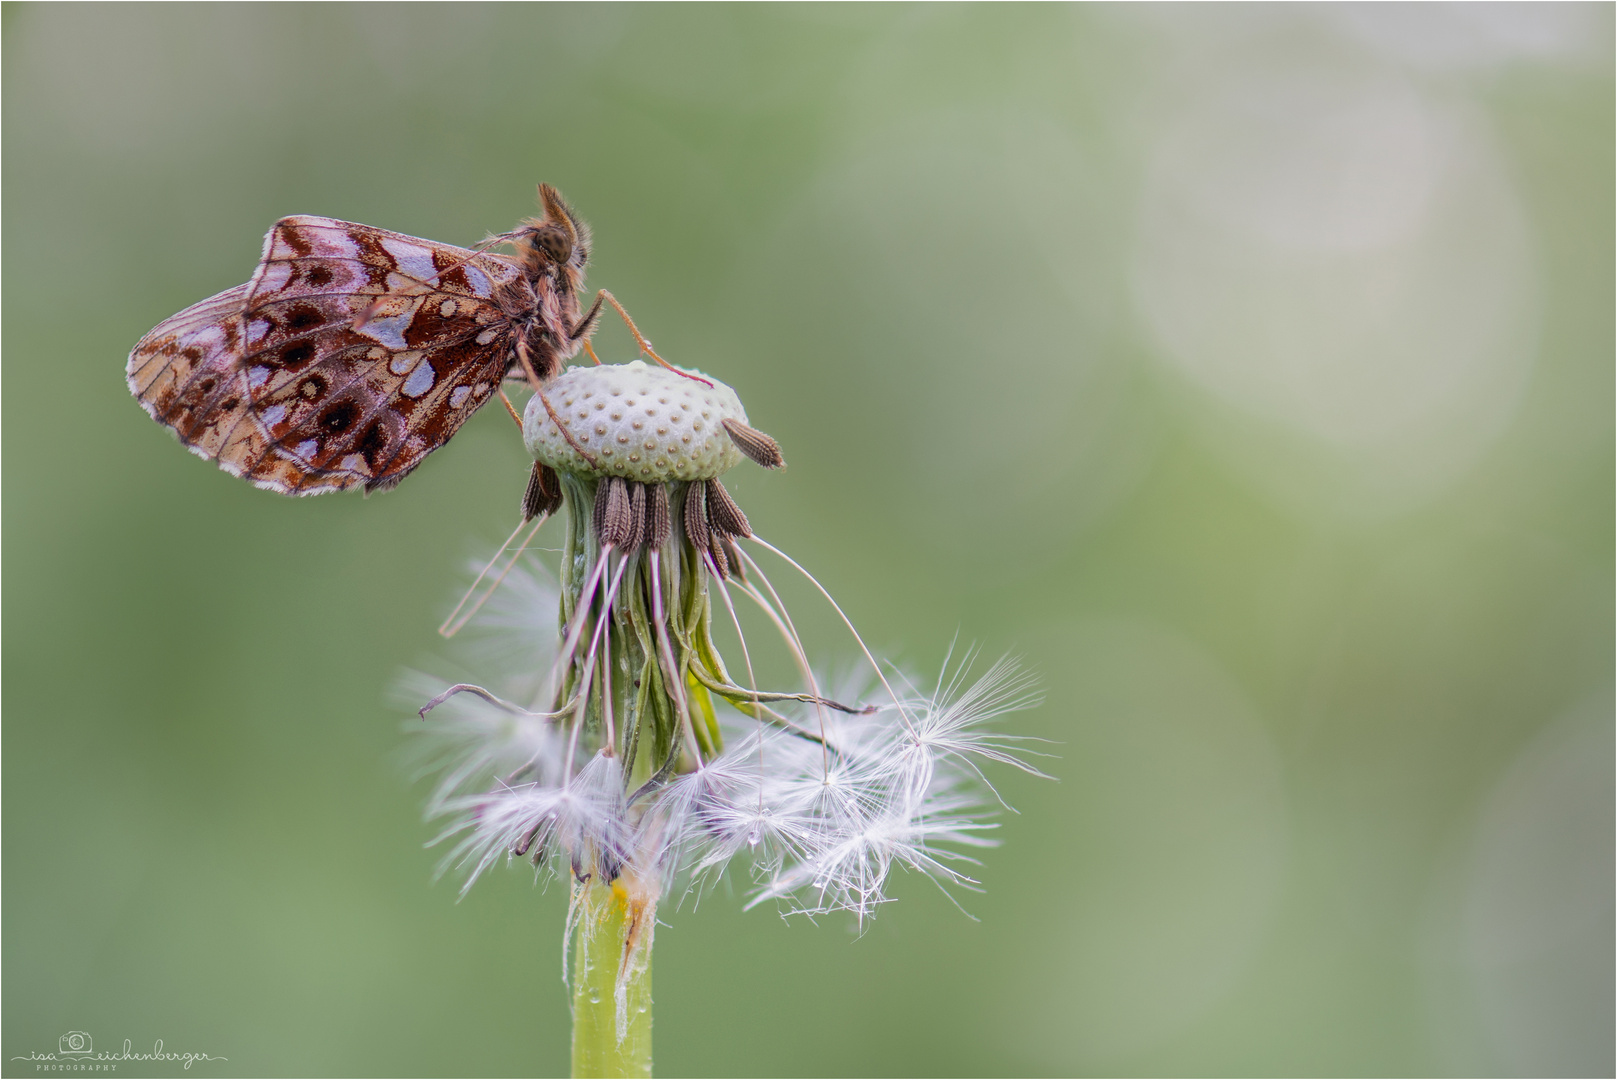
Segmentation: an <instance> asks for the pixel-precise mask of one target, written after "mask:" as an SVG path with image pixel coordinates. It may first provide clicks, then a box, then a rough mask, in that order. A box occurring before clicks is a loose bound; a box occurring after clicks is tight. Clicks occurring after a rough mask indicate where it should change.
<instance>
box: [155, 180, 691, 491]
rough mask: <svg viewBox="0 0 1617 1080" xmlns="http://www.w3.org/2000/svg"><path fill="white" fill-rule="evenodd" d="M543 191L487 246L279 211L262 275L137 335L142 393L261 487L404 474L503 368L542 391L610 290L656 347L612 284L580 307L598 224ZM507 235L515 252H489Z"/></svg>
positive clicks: (165, 420) (375, 487)
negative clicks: (524, 215)
mask: <svg viewBox="0 0 1617 1080" xmlns="http://www.w3.org/2000/svg"><path fill="white" fill-rule="evenodd" d="M539 202H540V206H541V207H542V208H543V216H541V217H537V218H529V219H527V220H526V221H524V222H523V223H522V224H521V225H519V226H518V227H517V228H516V229H515V230H513V231H512V232H509V233H504V234H501V235H499V236H495V237H491V238H490V239H489V240H487V241H485V242H484V243H483V244H482V245H479V247H478V248H474V249H469V248H459V247H454V246H451V245H449V244H440V243H436V242H434V241H431V240H422V239H419V238H417V237H414V236H405V235H403V234H402V233H395V232H389V231H387V230H386V229H377V228H373V227H371V226H369V225H358V224H355V223H353V222H348V221H338V220H336V219H333V218H324V217H310V216H298V217H288V218H283V219H282V220H280V221H278V222H276V223H275V226H274V227H273V228H272V229H270V231H269V234H268V235H267V236H265V237H264V253H263V257H262V258H261V259H260V261H259V264H258V269H257V270H256V271H255V272H254V273H253V277H252V280H251V281H249V282H247V283H246V284H245V285H238V286H237V287H235V288H234V289H228V290H226V291H225V292H222V293H220V294H219V295H217V296H213V297H210V298H209V299H207V300H204V301H202V302H201V303H199V304H195V305H193V306H192V307H189V308H186V309H185V310H184V311H182V312H180V313H179V314H178V315H175V316H173V317H171V318H169V319H167V320H165V321H164V322H162V323H161V324H159V325H158V326H157V327H156V329H154V330H152V331H151V332H150V333H149V334H147V335H146V336H145V337H143V338H141V339H140V341H139V343H138V344H136V345H135V348H134V351H133V352H131V353H130V354H129V364H128V368H127V375H128V380H129V389H130V391H131V392H133V394H134V395H135V398H136V399H137V400H138V401H139V402H140V404H141V405H142V407H144V408H145V410H146V411H147V413H149V414H150V415H151V417H152V419H154V420H156V421H157V422H158V423H160V424H163V425H164V426H166V427H168V428H170V429H172V430H173V432H174V434H175V435H176V436H178V438H179V440H180V442H181V443H183V444H184V445H185V447H186V448H187V449H189V450H190V451H191V452H192V453H194V454H197V455H198V456H200V457H203V458H206V459H208V460H211V461H217V462H218V463H219V465H220V467H221V468H223V469H224V470H225V471H226V472H229V473H231V474H232V475H234V476H239V477H242V478H243V479H246V480H249V481H251V482H252V483H253V484H255V485H256V486H258V487H261V488H268V489H269V490H271V491H278V492H280V493H282V494H284V495H314V494H318V493H320V492H325V491H338V490H342V489H345V488H353V487H363V488H364V489H365V491H366V492H372V491H379V490H386V489H388V488H391V487H393V486H394V485H396V484H397V483H398V482H399V481H400V480H402V479H404V477H405V476H406V475H408V474H409V472H410V471H411V470H412V469H414V468H415V467H416V466H417V465H419V464H420V463H421V460H422V459H423V458H424V457H426V456H427V455H428V454H430V453H431V452H432V451H434V450H436V449H437V448H438V447H440V446H442V445H443V444H444V443H445V442H447V441H448V440H449V437H450V436H451V435H453V434H454V433H455V431H456V430H457V429H458V428H459V427H460V426H461V424H463V423H465V422H466V420H467V419H468V418H469V417H470V416H471V415H472V413H474V412H476V411H477V410H478V409H479V408H481V407H482V406H483V405H485V404H487V403H488V402H489V401H490V400H492V399H493V398H494V397H495V396H496V394H497V392H499V390H500V386H501V383H502V381H503V380H504V379H506V378H507V377H509V376H520V377H525V378H526V379H527V381H529V382H530V384H532V385H533V387H534V389H535V390H542V388H543V386H544V384H546V383H547V382H549V381H550V379H551V378H553V377H554V376H555V375H556V374H557V373H558V372H559V371H560V370H561V365H562V363H563V362H564V361H566V360H568V359H571V358H572V357H573V356H575V355H577V353H578V351H579V349H580V347H584V348H588V339H589V336H590V334H591V333H592V332H593V331H594V328H595V325H596V323H597V321H598V319H599V317H600V314H601V304H602V301H603V300H606V301H610V302H611V303H612V305H613V307H615V308H617V310H618V312H619V313H620V314H623V317H624V320H625V321H626V322H629V325H630V329H631V331H632V332H633V333H634V336H635V338H636V340H637V341H639V342H640V343H641V346H642V348H643V349H645V351H647V352H648V353H650V355H652V356H654V357H655V356H656V354H655V353H651V350H650V345H649V343H648V342H646V341H645V340H644V339H643V338H641V336H640V334H639V331H638V330H635V329H634V324H633V322H632V321H630V320H629V318H628V315H627V314H625V313H623V308H622V307H621V306H620V305H619V304H618V303H617V301H616V300H615V299H613V298H612V295H611V294H610V293H608V292H606V291H605V290H602V291H601V292H600V293H599V294H598V295H597V296H596V298H595V302H594V304H593V305H592V306H591V307H590V308H589V309H588V310H587V311H581V305H580V292H581V290H582V288H583V283H584V267H585V264H586V263H587V262H588V261H589V249H590V232H589V228H588V226H586V225H585V224H584V223H583V222H582V221H580V220H579V218H578V217H577V215H575V214H574V213H573V211H572V209H571V208H570V207H569V206H568V205H567V204H566V203H565V202H564V201H563V200H562V197H561V195H560V194H559V193H558V192H557V191H556V189H555V188H553V187H551V186H550V185H548V184H541V185H539ZM497 243H505V244H509V245H511V246H512V248H513V249H514V251H515V254H513V255H504V254H496V253H492V252H489V251H486V250H483V249H485V248H487V247H491V246H493V245H495V244H497ZM591 355H592V356H593V355H594V354H593V352H592V353H591ZM657 359H658V360H659V362H662V361H661V358H660V357H657ZM508 404H509V403H508ZM531 500H532V497H531V496H530V497H529V499H528V500H526V501H525V505H526V502H531Z"/></svg>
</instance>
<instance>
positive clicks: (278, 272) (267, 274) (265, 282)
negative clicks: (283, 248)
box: [258, 262, 292, 292]
mask: <svg viewBox="0 0 1617 1080" xmlns="http://www.w3.org/2000/svg"><path fill="white" fill-rule="evenodd" d="M291 276H292V264H291V263H284V262H272V263H266V264H265V266H264V276H263V277H262V278H260V279H259V281H258V287H259V288H260V289H262V290H264V291H265V292H280V291H281V289H282V288H284V287H285V285H286V280H287V278H289V277H291Z"/></svg>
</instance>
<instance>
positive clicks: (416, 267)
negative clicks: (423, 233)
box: [382, 236, 438, 281]
mask: <svg viewBox="0 0 1617 1080" xmlns="http://www.w3.org/2000/svg"><path fill="white" fill-rule="evenodd" d="M382 246H383V247H384V248H386V249H387V253H388V254H389V255H391V256H393V261H394V262H395V263H397V264H398V267H399V272H400V273H403V274H409V275H410V276H411V277H413V278H415V279H416V280H417V281H428V280H430V279H431V278H432V276H433V275H434V274H436V273H437V272H438V267H437V266H435V265H434V264H433V261H432V252H431V251H428V250H427V249H426V248H424V247H417V246H416V245H415V244H407V243H405V242H404V241H403V240H397V239H394V238H393V237H391V236H384V237H383V238H382Z"/></svg>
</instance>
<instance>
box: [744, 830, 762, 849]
mask: <svg viewBox="0 0 1617 1080" xmlns="http://www.w3.org/2000/svg"><path fill="white" fill-rule="evenodd" d="M762 839H763V836H762V835H761V834H760V833H759V832H758V830H757V829H754V830H752V831H751V832H749V833H748V834H747V843H749V844H751V845H752V846H753V847H757V846H758V841H760V840H762Z"/></svg>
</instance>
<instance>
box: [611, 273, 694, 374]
mask: <svg viewBox="0 0 1617 1080" xmlns="http://www.w3.org/2000/svg"><path fill="white" fill-rule="evenodd" d="M602 300H605V301H606V302H607V303H609V304H611V305H612V307H613V308H614V309H615V310H616V311H617V313H618V314H619V315H620V316H622V318H623V321H624V323H625V325H627V326H628V327H629V333H631V334H633V335H634V342H635V344H636V345H638V346H640V351H641V352H643V353H645V354H646V355H647V356H649V357H651V358H652V359H653V360H655V361H657V363H659V364H661V365H662V366H663V367H665V368H667V369H668V370H669V371H672V372H674V373H675V374H677V375H684V376H685V377H686V378H687V379H691V380H693V381H694V382H699V383H701V384H702V385H703V386H707V387H711V386H712V385H713V384H712V383H711V382H709V381H708V380H706V379H704V378H702V377H701V376H699V375H692V374H690V373H689V372H685V371H680V370H679V368H677V367H675V366H674V365H673V364H670V363H669V362H668V361H667V360H664V359H663V358H662V357H660V356H658V355H657V350H655V349H653V348H652V347H651V342H649V341H647V340H646V338H645V335H644V334H642V333H640V328H639V327H638V326H636V325H635V324H634V320H633V319H631V318H629V313H628V312H627V311H624V310H623V305H622V304H620V303H618V298H617V297H615V296H613V295H612V294H611V293H609V292H607V291H606V290H605V289H602V290H601V291H600V292H598V293H596V294H595V308H592V309H591V312H592V313H591V315H590V318H594V314H593V312H594V310H595V309H598V308H599V307H600V306H601V301H602ZM590 355H591V356H593V355H595V354H594V353H593V352H592V353H591V354H590Z"/></svg>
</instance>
